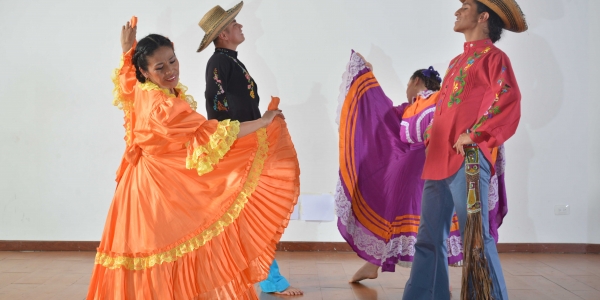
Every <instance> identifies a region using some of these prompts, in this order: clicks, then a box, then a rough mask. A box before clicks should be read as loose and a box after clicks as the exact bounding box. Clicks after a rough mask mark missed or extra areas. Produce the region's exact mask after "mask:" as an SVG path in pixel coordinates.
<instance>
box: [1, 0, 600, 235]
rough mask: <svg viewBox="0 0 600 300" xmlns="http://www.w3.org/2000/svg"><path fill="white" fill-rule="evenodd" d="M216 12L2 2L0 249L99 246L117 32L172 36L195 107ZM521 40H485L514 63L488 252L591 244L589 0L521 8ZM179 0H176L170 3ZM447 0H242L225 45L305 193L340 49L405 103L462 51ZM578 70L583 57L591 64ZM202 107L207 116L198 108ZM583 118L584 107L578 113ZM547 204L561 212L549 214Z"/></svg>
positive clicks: (152, 5) (330, 184) (326, 129)
mask: <svg viewBox="0 0 600 300" xmlns="http://www.w3.org/2000/svg"><path fill="white" fill-rule="evenodd" d="M217 2H219V3H221V4H222V5H223V6H225V7H227V8H228V7H230V6H232V5H233V4H235V2H234V1H191V0H186V1H176V2H175V1H172V2H165V1H158V0H145V1H117V0H105V1H81V0H79V1H75V0H62V1H41V0H30V1H0V37H1V40H2V42H1V43H0V65H1V66H2V68H1V70H2V72H0V82H1V84H0V101H1V106H0V107H1V108H0V124H1V127H0V240H98V239H99V238H100V235H101V231H102V228H103V224H104V220H105V217H106V213H107V210H108V207H109V205H110V201H111V198H112V192H113V191H114V181H113V179H114V173H115V171H116V168H117V166H118V163H119V161H120V157H121V154H122V151H123V149H124V142H123V140H122V139H121V138H122V136H123V128H122V127H121V124H122V113H121V112H120V111H118V110H117V109H116V108H114V107H112V105H111V100H112V95H111V91H112V83H111V81H110V77H109V76H110V73H111V71H112V69H113V68H114V67H116V66H117V65H118V61H119V54H120V44H119V32H120V26H121V25H122V24H123V23H124V22H125V21H127V20H128V19H129V17H130V16H131V15H133V14H135V15H137V16H138V17H139V25H138V27H139V31H138V34H139V37H142V36H144V35H146V34H148V33H161V34H165V35H167V36H169V37H170V38H171V39H172V40H173V41H174V42H175V46H176V51H177V55H178V57H179V59H180V63H181V78H182V82H183V83H184V84H186V85H188V86H189V88H190V92H191V94H193V95H196V100H198V102H199V103H203V97H202V95H203V92H204V83H203V82H204V69H205V65H206V61H207V59H208V57H209V56H210V55H211V52H212V49H213V48H212V46H210V47H209V49H208V50H205V51H204V52H202V53H200V54H197V53H196V52H195V49H196V48H197V47H198V44H199V41H200V40H201V38H202V36H203V33H202V31H201V29H200V28H199V27H198V26H197V22H198V21H199V20H200V18H201V17H202V15H203V14H204V12H206V11H207V10H209V9H210V8H211V7H212V6H213V5H215V4H216V3H217ZM520 2H521V5H522V8H523V10H524V11H525V12H526V14H527V17H528V21H529V24H530V30H529V31H528V32H527V33H524V34H518V35H517V34H513V33H507V34H505V36H504V38H503V40H502V41H501V42H500V43H498V46H499V47H501V48H502V49H503V50H505V52H507V53H508V55H509V56H510V57H511V59H512V62H513V66H514V68H515V70H516V74H517V78H518V80H519V83H520V86H521V91H522V94H523V118H522V121H521V125H520V128H519V130H518V132H517V134H516V135H515V137H514V138H513V139H511V140H510V141H509V142H508V143H507V148H508V159H509V162H508V171H507V181H508V183H507V184H508V193H509V215H508V217H507V218H506V220H505V223H504V225H503V226H502V228H501V229H500V235H501V242H545V243H553V242H566V243H588V242H593V243H600V233H598V230H597V229H598V228H599V225H600V223H599V221H597V216H598V213H599V212H600V205H599V204H598V203H599V202H600V201H599V200H600V190H599V188H598V187H599V186H600V185H599V184H598V182H599V179H600V168H599V167H600V159H599V158H598V157H597V153H598V149H600V138H599V136H600V134H599V131H600V123H599V122H598V118H597V114H596V113H595V112H597V111H599V108H600V107H599V106H600V105H599V103H600V102H599V101H598V97H597V96H596V95H595V94H593V93H592V90H591V88H590V87H591V86H594V84H595V82H592V80H593V78H590V79H589V80H588V78H587V76H592V75H593V76H596V70H598V69H599V67H600V64H599V61H598V57H597V56H598V55H597V53H598V52H599V50H600V45H599V44H598V40H597V38H596V37H597V36H599V33H600V30H599V28H598V21H597V20H595V18H596V16H597V15H598V14H599V13H600V7H599V5H598V3H597V1H596V0H589V1H584V0H570V1H566V0H563V1H561V0H543V1H542V0H535V1H524V0H521V1H520ZM173 3H176V4H173ZM459 4H460V2H459V1H445V0H430V1H419V0H406V1H393V0H388V1H341V0H329V1H316V0H304V1H276V0H262V1H261V0H248V1H246V3H245V6H244V8H243V10H242V12H241V13H240V15H239V16H238V18H237V20H238V21H239V22H240V23H241V24H244V33H245V36H246V42H245V43H244V44H242V45H241V46H240V48H239V49H238V50H239V51H240V59H241V60H242V61H243V62H244V63H245V64H246V66H247V67H248V69H249V70H250V73H251V74H252V76H253V77H254V78H255V79H256V81H257V82H258V86H259V94H260V95H261V97H262V98H263V99H264V101H263V103H262V105H261V108H262V109H263V110H264V109H265V108H266V104H267V101H268V97H269V95H279V96H281V98H282V105H281V107H282V109H283V110H284V112H285V113H286V120H287V121H288V123H289V128H290V131H291V133H292V136H293V139H294V142H295V144H296V146H297V150H298V154H299V158H300V163H301V169H302V177H301V182H302V192H303V193H306V194H319V193H332V192H333V191H334V188H335V183H336V176H337V129H336V124H335V110H336V107H337V103H336V100H337V96H338V86H339V84H340V81H341V74H342V72H343V71H344V67H345V64H346V61H347V59H348V57H349V54H350V49H356V50H357V51H360V52H362V53H363V54H365V55H366V57H367V59H368V60H370V61H371V62H372V63H373V65H374V66H375V68H376V74H377V76H378V78H379V80H380V82H381V83H382V86H383V87H384V90H385V91H386V92H387V93H388V95H389V96H390V97H391V98H393V99H395V100H396V102H397V103H401V102H403V101H404V96H403V95H404V87H405V85H406V82H407V79H408V77H409V76H410V74H411V73H412V72H413V71H414V70H416V69H418V68H423V67H428V66H429V65H433V66H434V67H436V68H437V69H438V70H440V72H443V71H444V70H445V68H446V66H447V64H448V62H449V60H450V59H451V58H452V57H454V56H455V55H457V54H458V53H459V52H460V51H462V43H463V37H462V35H460V34H456V33H453V32H452V30H451V28H452V25H453V21H454V16H453V13H454V11H455V10H456V9H457V8H458V7H459ZM590 62H591V63H590ZM200 107H201V108H200V109H199V111H200V112H202V113H204V109H203V106H202V105H201V106H200ZM586 110H587V111H586ZM555 204H569V205H571V214H570V215H568V216H555V215H554V213H553V207H554V205H555ZM283 240H288V241H342V239H341V237H340V236H339V234H338V232H337V229H336V225H335V222H323V223H319V222H304V221H292V222H291V224H290V227H289V228H288V230H287V231H286V234H285V235H284V237H283Z"/></svg>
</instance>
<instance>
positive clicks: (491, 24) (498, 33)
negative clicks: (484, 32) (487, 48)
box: [475, 1, 504, 43]
mask: <svg viewBox="0 0 600 300" xmlns="http://www.w3.org/2000/svg"><path fill="white" fill-rule="evenodd" d="M475 3H477V13H480V14H481V13H484V12H487V13H488V14H489V15H490V17H489V18H488V30H489V32H488V36H489V37H490V39H491V40H492V43H496V42H497V41H499V40H500V38H502V32H503V31H504V22H502V19H500V16H499V15H498V14H497V13H496V12H495V11H493V10H492V9H491V8H489V7H487V6H486V5H485V4H483V3H481V2H479V1H475Z"/></svg>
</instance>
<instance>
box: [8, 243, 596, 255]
mask: <svg viewBox="0 0 600 300" xmlns="http://www.w3.org/2000/svg"><path fill="white" fill-rule="evenodd" d="M99 244H100V242H95V241H0V251H96V248H97V247H98V245H99ZM277 251H290V252H292V251H307V252H313V251H337V252H352V248H351V247H350V246H349V245H348V244H347V243H345V242H279V243H278V244H277ZM498 252H500V253H580V254H585V253H587V254H600V244H552V243H500V244H498Z"/></svg>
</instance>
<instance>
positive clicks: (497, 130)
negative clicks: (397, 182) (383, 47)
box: [403, 0, 527, 300]
mask: <svg viewBox="0 0 600 300" xmlns="http://www.w3.org/2000/svg"><path fill="white" fill-rule="evenodd" d="M461 2H462V6H461V8H460V9H458V10H457V11H456V13H455V16H456V22H455V24H454V31H456V32H460V33H462V34H464V36H465V40H466V42H465V44H464V52H463V53H462V54H460V55H458V56H457V57H456V58H454V59H453V60H452V61H451V62H450V66H449V67H448V71H447V73H446V76H445V78H444V80H443V84H442V88H441V90H440V97H439V101H438V102H437V105H436V110H435V115H434V119H433V120H434V121H433V123H432V124H431V126H430V127H429V128H428V129H427V130H426V139H427V140H426V141H425V143H426V145H427V158H426V160H425V167H424V169H423V179H426V181H425V187H424V190H423V198H422V210H421V223H420V226H419V232H418V235H417V243H416V245H415V256H414V261H413V266H412V270H411V274H410V279H409V280H408V282H407V283H406V288H405V290H404V296H403V298H404V299H407V300H408V299H410V300H414V299H450V293H449V280H448V264H447V249H446V245H445V240H446V238H447V236H448V232H449V230H450V225H451V220H452V214H453V211H454V210H456V213H457V215H458V219H459V224H460V229H461V236H462V237H463V240H464V232H463V230H464V228H465V223H466V219H467V208H466V207H467V188H466V176H465V168H464V166H465V159H464V149H463V146H464V145H468V144H477V146H478V147H479V149H480V157H481V158H482V159H481V161H480V182H479V187H480V195H481V204H482V207H481V214H482V220H483V222H482V223H483V230H482V231H483V233H484V242H485V245H484V248H485V256H486V258H487V261H488V266H489V274H490V279H491V281H492V295H493V298H494V299H497V300H499V299H508V293H507V290H506V284H505V282H504V276H503V274H502V268H501V266H500V259H499V258H498V252H497V250H496V244H495V241H494V238H493V237H492V236H491V235H490V234H489V228H488V223H489V222H488V207H487V205H488V199H487V197H488V189H489V181H490V176H491V175H493V173H494V170H493V167H492V166H491V165H490V163H489V162H490V161H492V158H491V151H490V149H492V148H494V147H498V146H500V145H502V144H503V143H504V142H505V141H506V140H508V138H510V137H511V136H512V135H513V134H514V133H515V131H516V129H517V125H518V123H519V119H520V116H521V109H520V101H521V93H520V91H519V87H518V85H517V81H516V79H515V76H514V73H513V69H512V66H511V63H510V60H509V59H508V56H506V54H505V53H504V52H502V51H501V50H500V49H498V48H496V47H495V46H494V43H495V42H497V41H498V40H499V39H500V36H501V34H502V32H503V30H504V29H506V30H510V31H514V32H523V31H525V30H527V23H526V21H525V17H524V15H523V13H522V12H521V9H520V8H519V6H518V4H517V3H516V2H515V0H461ZM467 132H469V133H467ZM484 157H485V159H483V158H484ZM463 244H464V243H463Z"/></svg>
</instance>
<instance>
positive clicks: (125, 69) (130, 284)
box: [87, 23, 300, 300]
mask: <svg viewBox="0 0 600 300" xmlns="http://www.w3.org/2000/svg"><path fill="white" fill-rule="evenodd" d="M135 32H136V27H132V26H131V25H130V24H129V23H127V24H126V25H125V26H123V28H122V33H121V45H122V47H123V52H124V53H123V56H122V61H121V67H120V68H119V69H117V70H116V71H115V74H114V77H113V81H114V82H115V90H114V94H115V100H114V104H115V105H117V106H118V107H119V108H120V109H122V110H123V112H124V113H125V125H124V126H125V130H126V136H125V140H126V142H127V148H126V150H125V154H124V155H123V159H122V162H121V165H120V167H119V169H118V171H117V188H116V191H115V195H114V198H113V201H112V204H111V207H110V210H109V213H108V217H107V220H106V225H105V228H104V233H103V235H102V240H101V242H100V246H99V247H98V252H97V254H96V259H95V265H94V270H93V274H92V279H91V283H90V287H89V291H88V295H87V299H88V300H91V299H115V300H117V299H160V300H164V299H258V298H257V296H256V293H255V291H254V287H253V284H254V283H256V282H259V281H261V280H263V279H265V278H266V277H267V274H268V272H269V266H270V264H271V261H272V260H273V257H274V253H275V244H276V243H277V242H278V241H279V239H280V237H281V234H282V233H283V229H284V228H285V227H286V226H287V224H288V220H289V216H290V213H291V211H292V209H293V206H294V204H295V203H296V201H297V198H298V195H299V191H300V183H299V175H300V171H299V166H298V160H297V155H296V151H295V149H294V145H293V144H292V142H291V138H290V136H289V133H288V130H287V127H286V124H285V121H284V120H283V115H282V114H281V111H279V110H277V108H276V104H275V105H272V106H270V108H269V109H270V110H269V111H267V112H266V113H265V114H264V115H263V117H262V118H261V119H259V120H255V121H251V122H244V123H241V124H240V123H239V122H237V121H229V120H224V121H221V122H218V121H216V120H206V118H204V117H203V116H202V115H200V114H198V113H197V112H195V108H196V102H195V101H194V100H193V98H192V97H191V96H189V95H186V94H185V92H186V87H185V86H183V85H182V84H181V83H179V63H178V61H177V57H176V56H175V54H174V50H173V44H172V43H171V41H170V40H169V39H167V38H165V37H163V36H160V35H156V34H151V35H149V36H147V37H145V38H143V39H142V40H140V41H139V43H137V45H136V42H135V39H136V38H135ZM272 104H273V103H272Z"/></svg>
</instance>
